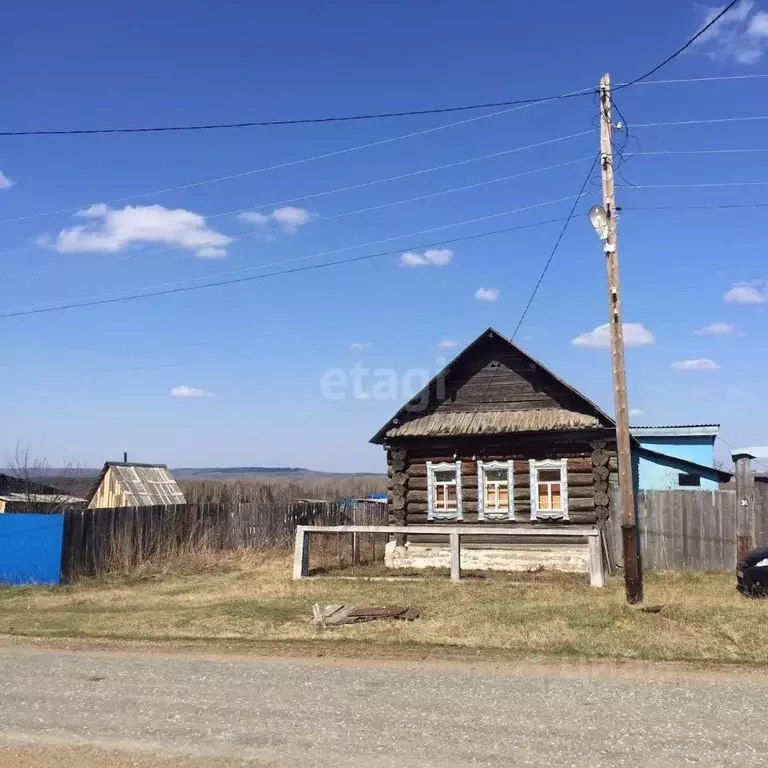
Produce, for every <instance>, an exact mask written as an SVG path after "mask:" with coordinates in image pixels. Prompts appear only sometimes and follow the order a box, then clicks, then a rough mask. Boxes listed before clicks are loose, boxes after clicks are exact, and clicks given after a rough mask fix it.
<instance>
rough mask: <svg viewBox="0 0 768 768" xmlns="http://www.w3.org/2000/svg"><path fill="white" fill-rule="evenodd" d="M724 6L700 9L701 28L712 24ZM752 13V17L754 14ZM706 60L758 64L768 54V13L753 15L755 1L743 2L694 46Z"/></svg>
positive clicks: (756, 12)
mask: <svg viewBox="0 0 768 768" xmlns="http://www.w3.org/2000/svg"><path fill="white" fill-rule="evenodd" d="M723 8H724V6H722V5H721V6H703V7H701V8H700V10H701V15H702V18H701V24H700V26H699V29H701V27H704V26H706V25H707V24H709V22H711V21H712V20H713V19H714V18H715V16H717V14H718V13H720V12H721V11H722V10H723ZM753 11H754V13H753ZM695 45H696V46H697V47H698V48H699V49H700V50H702V51H703V52H704V53H706V55H707V56H709V58H711V59H714V60H716V61H728V60H733V61H735V62H737V63H738V64H757V62H758V61H760V59H761V58H762V57H763V55H764V54H765V52H766V51H768V13H766V12H764V11H755V2H754V0H742V2H740V3H739V4H738V5H736V6H735V7H734V8H733V9H731V10H730V11H729V12H728V13H727V14H726V15H725V16H723V18H722V19H720V21H718V22H717V23H716V24H715V25H714V26H713V27H711V28H710V29H708V30H707V31H706V32H705V33H704V34H703V35H702V36H701V37H700V38H699V39H698V40H697V41H696V43H695Z"/></svg>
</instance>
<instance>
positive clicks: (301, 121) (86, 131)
mask: <svg viewBox="0 0 768 768" xmlns="http://www.w3.org/2000/svg"><path fill="white" fill-rule="evenodd" d="M594 90H595V89H594V88H585V89H582V90H580V91H571V92H570V93H558V94H555V95H553V96H537V97H534V98H529V99H511V100H508V101H488V102H484V103H481V104H462V105H460V106H455V107H437V108H434V109H412V110H405V111H401V112H377V113H373V114H365V115H342V116H335V117H302V118H296V119H293V120H258V121H249V122H240V123H205V124H202V125H166V126H147V127H137V128H74V129H66V130H33V131H0V136H82V135H92V134H104V133H107V134H110V133H111V134H119V133H171V132H177V131H210V130H218V129H229V128H267V127H270V126H286V125H310V124H317V123H350V122H355V121H360V120H379V119H382V118H392V117H417V116H420V115H444V114H447V113H450V112H470V111H474V110H478V109H495V108H496V107H520V106H522V107H526V106H533V105H534V104H543V103H544V102H547V101H559V100H562V99H571V98H574V97H575V96H583V95H585V94H588V93H591V92H592V91H594Z"/></svg>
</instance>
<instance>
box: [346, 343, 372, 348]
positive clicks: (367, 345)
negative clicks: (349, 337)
mask: <svg viewBox="0 0 768 768" xmlns="http://www.w3.org/2000/svg"><path fill="white" fill-rule="evenodd" d="M370 346H371V342H370V341H353V342H352V343H351V344H350V345H349V348H350V349H368V347H370Z"/></svg>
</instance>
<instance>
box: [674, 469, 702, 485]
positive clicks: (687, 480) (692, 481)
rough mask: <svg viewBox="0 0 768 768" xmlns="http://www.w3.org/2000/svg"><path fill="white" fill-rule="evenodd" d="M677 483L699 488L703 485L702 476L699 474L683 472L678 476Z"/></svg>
mask: <svg viewBox="0 0 768 768" xmlns="http://www.w3.org/2000/svg"><path fill="white" fill-rule="evenodd" d="M677 484H678V485H679V486H680V487H681V488H699V487H700V486H701V477H700V476H699V475H689V474H686V473H685V472H681V473H680V474H679V475H678V476H677Z"/></svg>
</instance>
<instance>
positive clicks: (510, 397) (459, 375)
mask: <svg viewBox="0 0 768 768" xmlns="http://www.w3.org/2000/svg"><path fill="white" fill-rule="evenodd" d="M489 343H490V342H489ZM493 346H494V347H496V348H492V349H490V350H489V349H488V348H487V347H486V348H481V349H478V350H477V352H476V353H475V354H473V355H471V356H469V357H467V358H465V359H463V360H462V361H461V364H460V365H459V366H458V367H456V368H453V369H452V370H450V371H449V372H448V375H447V376H446V378H445V381H444V382H443V389H444V392H442V393H441V392H440V391H439V388H440V386H441V385H440V382H439V381H438V383H437V384H436V386H435V390H434V391H432V392H430V407H428V408H427V409H426V411H427V412H429V411H436V412H441V411H442V412H445V411H471V410H474V409H476V408H478V406H480V407H482V408H486V409H488V410H499V411H502V410H536V409H547V408H560V407H562V408H568V409H570V410H576V411H582V410H583V404H581V403H577V402H576V400H577V398H575V397H574V396H573V395H572V393H571V392H569V391H567V390H566V389H565V388H564V387H560V386H558V385H557V382H554V381H553V380H552V377H551V376H550V375H549V374H547V373H546V372H543V371H542V370H541V369H540V368H539V367H538V366H537V365H535V364H533V363H531V362H530V361H529V360H528V359H527V358H525V357H523V356H522V355H520V354H516V353H515V352H514V351H513V350H511V349H510V347H509V345H508V344H506V343H502V342H501V341H500V340H499V341H497V342H496V344H495V345H493Z"/></svg>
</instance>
